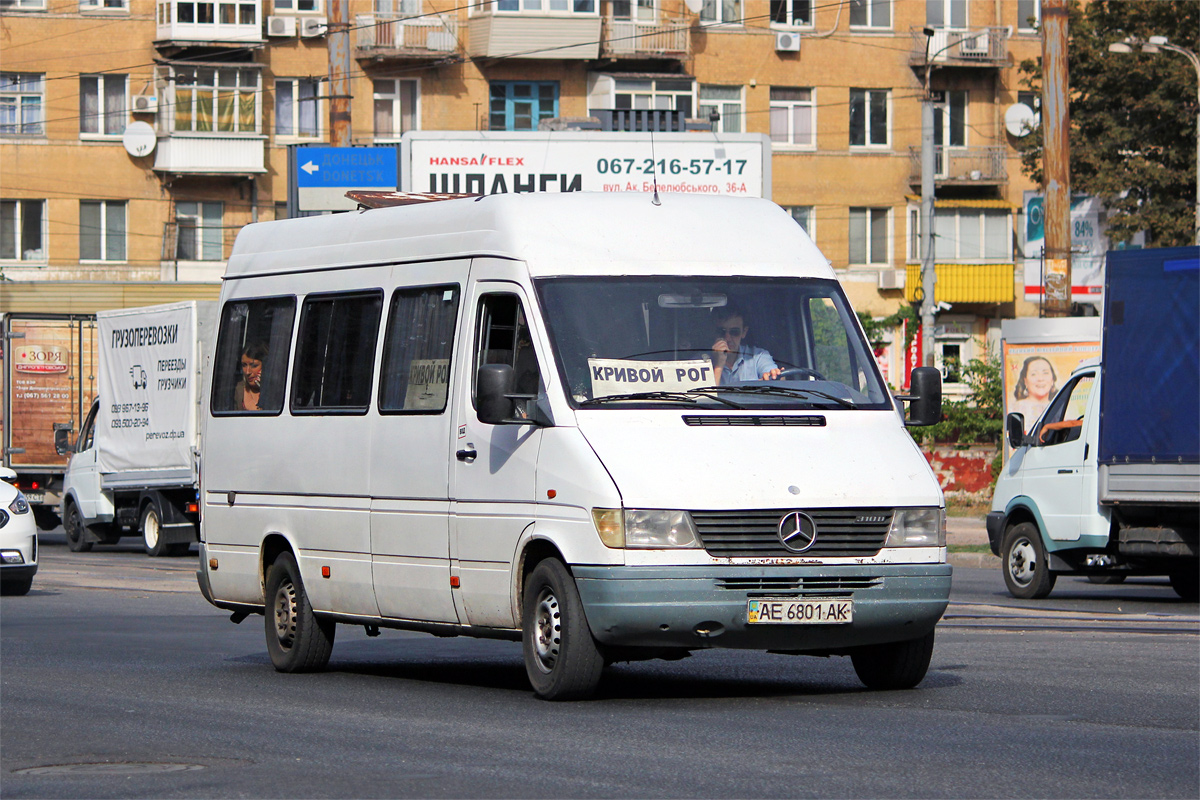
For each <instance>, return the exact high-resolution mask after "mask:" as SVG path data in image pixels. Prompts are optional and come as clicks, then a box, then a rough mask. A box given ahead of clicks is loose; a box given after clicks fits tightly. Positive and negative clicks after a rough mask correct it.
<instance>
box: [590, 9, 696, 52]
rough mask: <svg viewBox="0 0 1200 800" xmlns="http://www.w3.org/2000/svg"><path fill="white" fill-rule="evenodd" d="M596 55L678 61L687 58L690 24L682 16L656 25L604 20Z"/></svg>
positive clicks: (689, 50)
mask: <svg viewBox="0 0 1200 800" xmlns="http://www.w3.org/2000/svg"><path fill="white" fill-rule="evenodd" d="M600 55H602V56H604V57H605V58H669V59H675V60H679V61H682V60H684V59H687V58H689V57H690V56H691V24H690V22H689V21H688V20H687V19H684V18H682V17H681V18H678V19H668V20H664V21H662V22H660V23H649V22H640V21H637V20H629V19H611V18H607V17H606V18H605V19H604V20H603V24H602V27H601V31H600Z"/></svg>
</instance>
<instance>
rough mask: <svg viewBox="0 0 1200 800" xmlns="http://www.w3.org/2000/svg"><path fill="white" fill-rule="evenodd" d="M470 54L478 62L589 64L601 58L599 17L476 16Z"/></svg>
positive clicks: (471, 22) (500, 14)
mask: <svg viewBox="0 0 1200 800" xmlns="http://www.w3.org/2000/svg"><path fill="white" fill-rule="evenodd" d="M468 27H469V31H470V54H471V55H472V56H474V57H476V58H501V57H503V58H540V59H552V60H556V61H558V60H570V61H580V60H590V59H595V58H599V57H600V17H599V16H594V15H588V14H570V15H558V14H532V13H528V12H522V13H514V14H504V13H499V12H494V13H488V14H476V15H475V16H473V17H471V21H470V24H469V26H468Z"/></svg>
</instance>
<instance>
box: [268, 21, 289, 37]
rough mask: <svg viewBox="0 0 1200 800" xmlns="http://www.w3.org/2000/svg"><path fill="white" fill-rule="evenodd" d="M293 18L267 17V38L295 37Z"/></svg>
mask: <svg viewBox="0 0 1200 800" xmlns="http://www.w3.org/2000/svg"><path fill="white" fill-rule="evenodd" d="M295 35H296V18H295V17H267V36H295Z"/></svg>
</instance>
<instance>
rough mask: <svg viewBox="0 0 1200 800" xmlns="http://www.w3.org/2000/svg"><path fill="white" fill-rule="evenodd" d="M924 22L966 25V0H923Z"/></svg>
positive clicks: (960, 26) (955, 25)
mask: <svg viewBox="0 0 1200 800" xmlns="http://www.w3.org/2000/svg"><path fill="white" fill-rule="evenodd" d="M1035 1H1036V0H1035ZM925 24H926V25H929V26H930V27H932V28H965V27H967V0H925Z"/></svg>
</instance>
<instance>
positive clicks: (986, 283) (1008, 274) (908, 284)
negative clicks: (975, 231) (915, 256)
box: [904, 264, 1015, 303]
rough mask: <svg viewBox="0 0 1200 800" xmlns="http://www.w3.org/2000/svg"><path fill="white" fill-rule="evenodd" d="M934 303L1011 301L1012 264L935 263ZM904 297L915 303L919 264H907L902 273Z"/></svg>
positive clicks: (917, 289)
mask: <svg viewBox="0 0 1200 800" xmlns="http://www.w3.org/2000/svg"><path fill="white" fill-rule="evenodd" d="M934 270H935V271H936V272H937V286H936V287H935V289H934V292H933V295H934V296H933V299H934V302H935V303H1011V302H1012V301H1013V299H1014V297H1015V292H1014V290H1013V265H1012V264H937V265H935V266H934ZM905 278H906V280H905V284H904V298H905V299H906V300H908V301H909V302H916V300H917V293H918V291H919V290H920V288H921V265H920V264H909V265H908V269H907V275H906V276H905Z"/></svg>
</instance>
